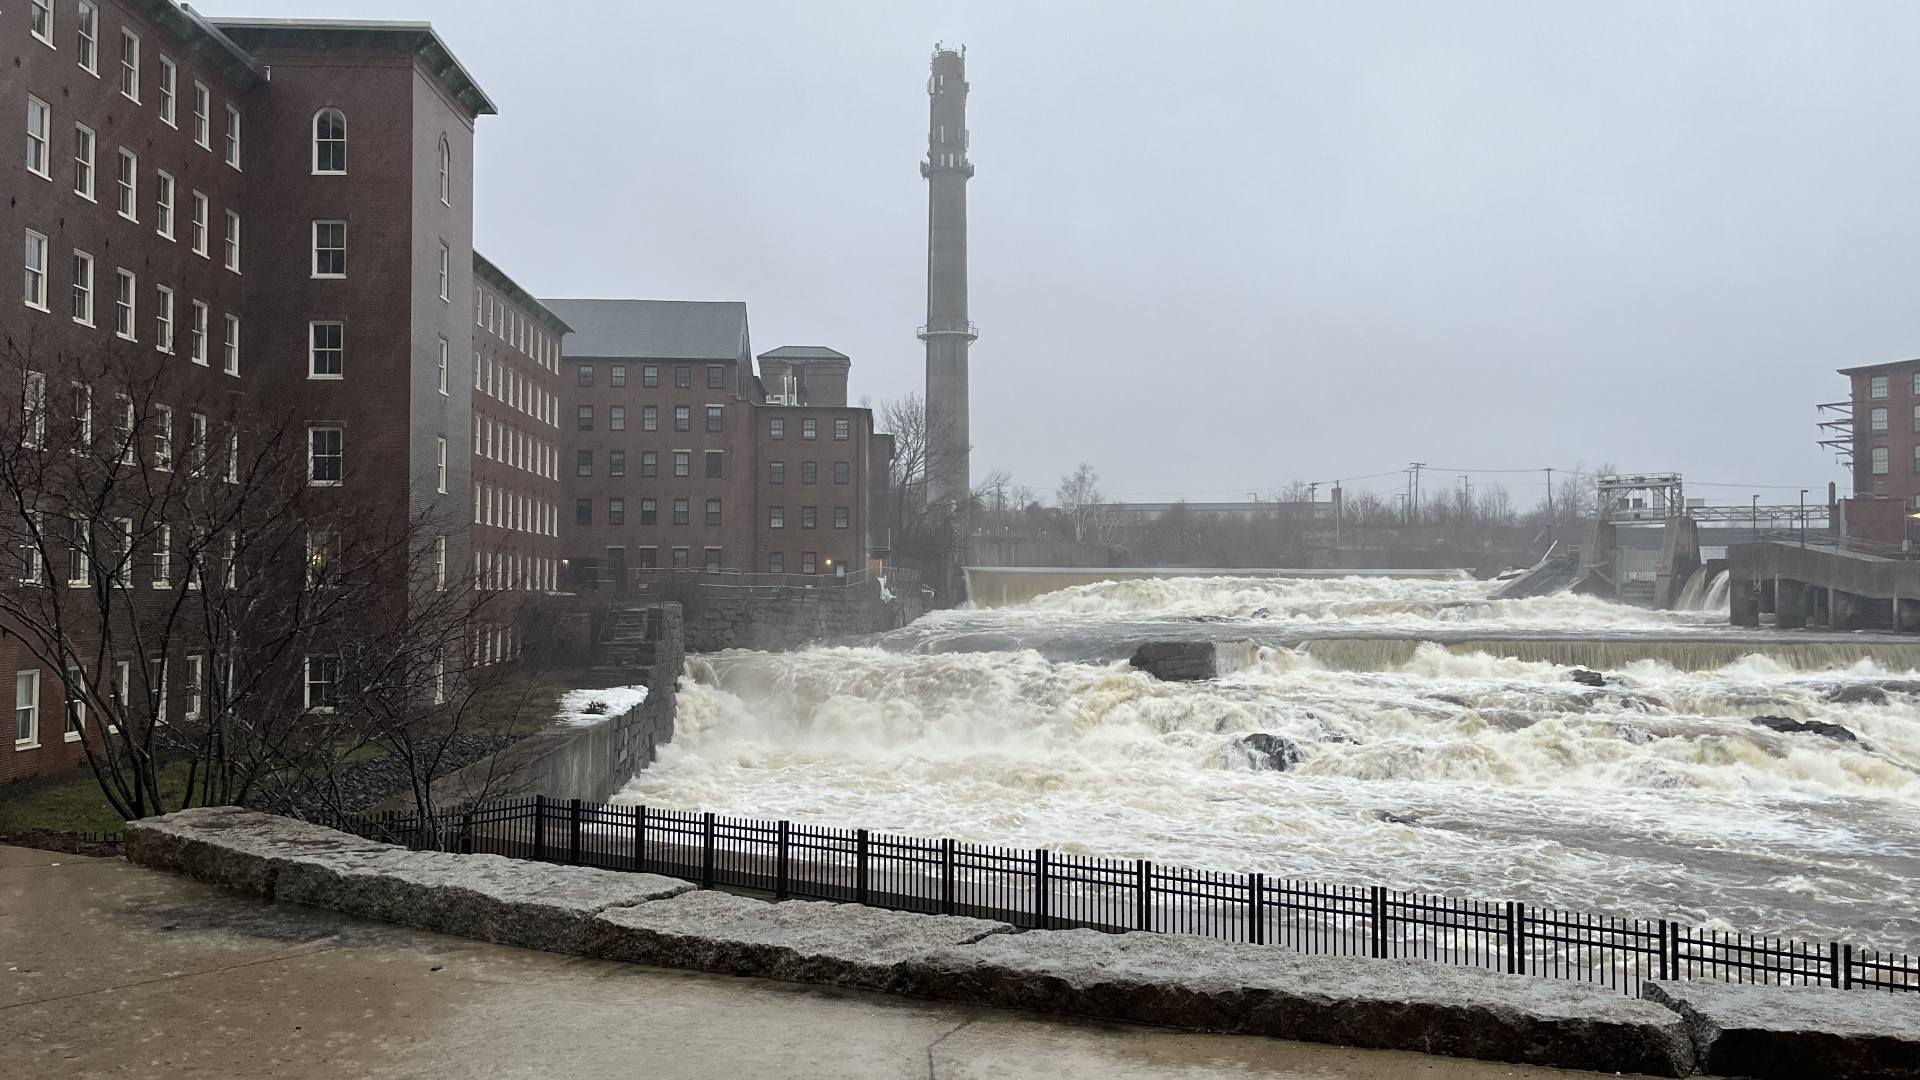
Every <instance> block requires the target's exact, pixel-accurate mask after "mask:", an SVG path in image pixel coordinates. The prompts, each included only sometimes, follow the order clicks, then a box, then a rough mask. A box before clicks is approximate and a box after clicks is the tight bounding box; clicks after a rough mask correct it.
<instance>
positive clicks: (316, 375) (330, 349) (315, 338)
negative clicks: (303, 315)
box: [307, 322, 347, 379]
mask: <svg viewBox="0 0 1920 1080" xmlns="http://www.w3.org/2000/svg"><path fill="white" fill-rule="evenodd" d="M346 333H347V328H346V324H344V323H338V322H311V323H308V324H307V377H308V378H310V379H337V378H339V377H340V376H341V374H342V370H343V368H344V366H345V362H346V352H347V351H346Z"/></svg>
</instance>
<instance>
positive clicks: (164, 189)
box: [153, 172, 173, 240]
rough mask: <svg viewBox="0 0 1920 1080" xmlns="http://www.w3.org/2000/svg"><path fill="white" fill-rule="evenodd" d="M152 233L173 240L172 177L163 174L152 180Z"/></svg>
mask: <svg viewBox="0 0 1920 1080" xmlns="http://www.w3.org/2000/svg"><path fill="white" fill-rule="evenodd" d="M153 231H154V232H157V233H159V234H160V235H161V236H164V237H166V238H167V239H169V240H171V239H173V177H172V176H171V175H169V174H167V173H164V172H163V173H159V174H156V175H155V176H154V178H153Z"/></svg>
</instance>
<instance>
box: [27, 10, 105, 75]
mask: <svg viewBox="0 0 1920 1080" xmlns="http://www.w3.org/2000/svg"><path fill="white" fill-rule="evenodd" d="M46 2H47V0H35V7H36V8H38V7H39V5H41V4H44V3H46ZM35 21H36V22H37V21H38V20H37V19H36V20H35ZM74 22H75V24H76V29H75V38H76V40H75V41H74V51H76V52H77V53H79V54H80V67H81V69H82V70H84V71H85V72H86V73H87V74H89V75H92V76H93V77H94V78H96V79H97V78H99V77H100V9H99V8H97V7H94V6H93V5H92V4H90V3H88V2H87V0H80V10H79V12H78V14H76V15H75V17H74Z"/></svg>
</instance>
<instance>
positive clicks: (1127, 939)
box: [896, 930, 1693, 1076]
mask: <svg viewBox="0 0 1920 1080" xmlns="http://www.w3.org/2000/svg"><path fill="white" fill-rule="evenodd" d="M896 988H897V989H900V990H902V991H904V992H906V993H911V994H917V995H920V996H923V997H933V998H943V999H947V1000H955V1001H967V1002H974V1003H978V1004H984V1005H1003V1006H1010V1007H1014V1008H1022V1009H1035V1010H1040V1011H1046V1012H1061V1013H1071V1014H1075V1015H1080V1016H1092V1017H1101V1018H1106V1019H1114V1020H1128V1021H1133V1022H1136V1023H1145V1024H1160V1025H1165V1026H1170V1027H1180V1028H1188V1029H1197V1030H1202V1031H1224V1032H1236V1033H1241V1034H1248V1035H1269V1036H1274V1037H1277V1038H1283V1039H1304V1040H1308V1041H1312V1042H1329V1043H1337V1044H1340V1045H1346V1046H1365V1047H1379V1048H1386V1049H1395V1050H1413V1051H1418V1052H1422V1053H1430V1054H1448V1055H1452V1056H1457V1057H1476V1058H1484V1059H1488V1060H1493V1061H1512V1062H1520V1063H1525V1064H1538V1065H1557V1066H1562V1067H1566V1068H1576V1069H1600V1070H1605V1071H1607V1072H1613V1071H1616V1070H1618V1071H1624V1072H1642V1073H1652V1074H1655V1075H1659V1076H1685V1075H1687V1074H1688V1073H1690V1072H1691V1071H1692V1070H1693V1046H1692V1043H1691V1042H1690V1041H1689V1039H1688V1037H1687V1031H1686V1027H1685V1024H1684V1023H1683V1022H1682V1021H1681V1020H1680V1018H1679V1017H1678V1016H1677V1015H1675V1014H1674V1013H1672V1012H1669V1011H1668V1010H1666V1009H1664V1008H1661V1007H1659V1006H1657V1005H1654V1004H1652V1003H1651V1002H1645V1001H1635V1000H1632V999H1629V998H1624V997H1621V996H1620V995H1618V994H1616V993H1611V992H1609V991H1607V990H1605V989H1603V988H1600V987H1595V986H1587V985H1584V984H1581V983H1574V982H1559V981H1554V980H1547V979H1531V978H1522V977H1517V976H1512V975H1504V974H1499V973H1496V972H1491V971H1483V970H1480V969H1477V968H1464V967H1445V966H1441V965H1438V964H1426V963H1420V962H1417V961H1404V960H1359V959H1352V958H1346V957H1321V956H1301V955H1299V954H1297V953H1294V952H1292V951H1290V950H1288V949H1286V948H1285V947H1282V946H1271V945H1243V944H1237V943H1234V942H1227V941H1216V940H1213V939H1210V938H1196V937H1185V936H1181V935H1170V934H1149V933H1128V934H1102V933H1099V932H1098V931H1093V930H1059V931H1045V930H1036V931H1029V932H1027V933H1023V934H995V935H990V936H988V937H985V938H982V939H981V940H979V941H978V942H975V943H974V944H971V945H962V946H958V947H955V948H951V949H945V950H941V951H939V952H936V953H934V954H933V955H932V956H930V957H928V958H927V959H924V960H916V961H909V962H907V963H906V964H905V965H903V966H902V968H901V973H900V978H899V980H898V981H897V983H896Z"/></svg>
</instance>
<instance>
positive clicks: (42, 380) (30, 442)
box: [20, 371, 47, 450]
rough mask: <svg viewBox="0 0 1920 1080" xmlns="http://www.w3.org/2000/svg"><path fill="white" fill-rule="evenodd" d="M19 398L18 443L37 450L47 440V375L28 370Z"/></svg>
mask: <svg viewBox="0 0 1920 1080" xmlns="http://www.w3.org/2000/svg"><path fill="white" fill-rule="evenodd" d="M24 386H25V389H24V390H23V392H22V394H21V398H20V414H21V416H20V420H21V423H20V444H21V445H22V446H25V447H27V448H29V449H33V450H38V449H40V448H41V447H42V446H45V445H46V442H47V377H46V375H45V374H44V373H42V372H38V371H29V372H27V373H26V378H25V380H24Z"/></svg>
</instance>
